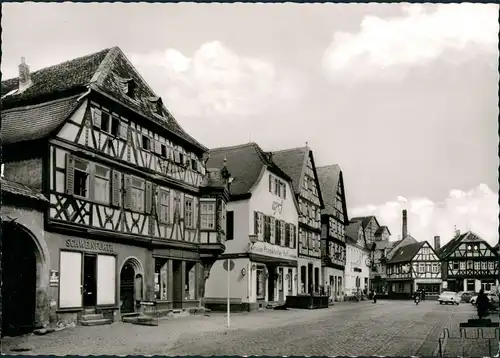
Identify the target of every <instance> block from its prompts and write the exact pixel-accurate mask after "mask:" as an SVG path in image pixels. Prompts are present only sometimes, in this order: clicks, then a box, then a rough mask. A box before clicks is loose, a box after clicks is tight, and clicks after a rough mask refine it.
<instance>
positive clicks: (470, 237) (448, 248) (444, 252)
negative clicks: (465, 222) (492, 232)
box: [436, 231, 495, 259]
mask: <svg viewBox="0 0 500 358" xmlns="http://www.w3.org/2000/svg"><path fill="white" fill-rule="evenodd" d="M462 242H482V243H484V244H485V245H486V246H487V247H490V248H491V249H492V250H493V252H495V250H494V249H493V248H492V247H491V245H490V244H489V243H488V242H487V241H486V240H484V239H482V238H481V237H480V236H479V235H477V234H476V233H474V232H472V231H467V232H466V233H464V234H460V235H458V236H456V237H454V238H453V239H451V240H450V241H449V242H448V243H447V244H446V245H444V246H443V247H441V248H440V249H439V250H438V251H437V252H436V253H437V254H438V255H439V257H440V258H442V259H443V258H446V257H448V256H449V255H450V254H451V253H452V252H454V251H455V250H456V249H457V247H458V246H459V245H460V244H461V243H462Z"/></svg>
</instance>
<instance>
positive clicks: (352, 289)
mask: <svg viewBox="0 0 500 358" xmlns="http://www.w3.org/2000/svg"><path fill="white" fill-rule="evenodd" d="M370 256H371V252H370V250H369V249H368V248H367V247H366V241H365V233H364V230H363V225H362V222H361V221H352V220H351V223H349V225H348V226H347V227H346V265H345V271H344V273H345V295H346V296H352V295H354V294H355V293H366V294H367V293H368V290H369V288H370V282H369V279H370V267H371V257H370Z"/></svg>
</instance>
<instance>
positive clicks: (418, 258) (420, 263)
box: [386, 241, 442, 297]
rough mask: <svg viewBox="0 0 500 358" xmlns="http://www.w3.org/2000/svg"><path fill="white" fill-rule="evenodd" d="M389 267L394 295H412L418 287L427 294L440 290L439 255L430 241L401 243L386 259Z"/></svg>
mask: <svg viewBox="0 0 500 358" xmlns="http://www.w3.org/2000/svg"><path fill="white" fill-rule="evenodd" d="M386 270H387V284H388V286H389V295H390V296H392V297H411V295H413V293H414V292H416V291H417V290H419V289H420V290H425V292H426V294H427V295H428V296H437V295H439V293H440V292H441V284H442V280H441V271H440V262H439V257H438V255H437V254H436V252H435V251H434V249H433V248H432V247H431V246H430V245H429V243H428V242H427V241H421V242H415V243H411V244H408V245H404V246H400V247H399V248H398V249H397V250H396V252H395V253H394V254H393V256H392V258H391V259H390V260H389V261H388V262H387V268H386Z"/></svg>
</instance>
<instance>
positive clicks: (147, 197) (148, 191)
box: [144, 182, 153, 214]
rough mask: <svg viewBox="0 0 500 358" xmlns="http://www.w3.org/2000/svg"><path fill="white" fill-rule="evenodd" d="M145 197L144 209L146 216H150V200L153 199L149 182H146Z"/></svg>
mask: <svg viewBox="0 0 500 358" xmlns="http://www.w3.org/2000/svg"><path fill="white" fill-rule="evenodd" d="M144 196H145V201H146V203H145V209H146V214H151V207H152V199H153V187H152V184H151V182H146V192H145V193H144Z"/></svg>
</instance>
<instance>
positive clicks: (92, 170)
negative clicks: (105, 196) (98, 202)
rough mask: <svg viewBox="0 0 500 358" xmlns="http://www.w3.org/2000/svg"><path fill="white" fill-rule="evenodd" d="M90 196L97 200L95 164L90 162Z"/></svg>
mask: <svg viewBox="0 0 500 358" xmlns="http://www.w3.org/2000/svg"><path fill="white" fill-rule="evenodd" d="M88 181H89V196H88V197H89V198H90V199H92V200H95V164H94V163H89V176H88Z"/></svg>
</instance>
